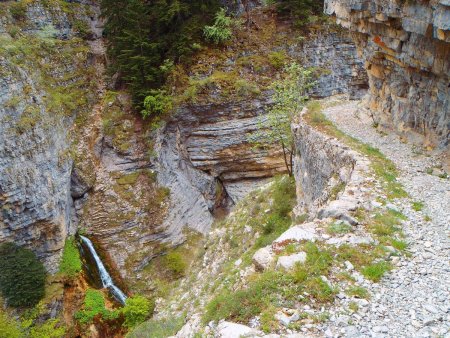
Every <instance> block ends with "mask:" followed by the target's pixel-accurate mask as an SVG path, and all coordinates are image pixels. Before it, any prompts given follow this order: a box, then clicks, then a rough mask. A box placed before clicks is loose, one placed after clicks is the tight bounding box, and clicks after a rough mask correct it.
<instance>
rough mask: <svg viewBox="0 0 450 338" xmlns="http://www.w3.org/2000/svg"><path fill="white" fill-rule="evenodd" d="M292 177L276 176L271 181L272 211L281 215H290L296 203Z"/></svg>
mask: <svg viewBox="0 0 450 338" xmlns="http://www.w3.org/2000/svg"><path fill="white" fill-rule="evenodd" d="M295 197H296V192H295V180H294V178H293V177H287V176H280V177H276V178H275V181H274V183H273V211H274V212H275V213H277V214H278V215H279V216H281V217H290V213H291V211H292V208H293V207H294V206H295V203H296V199H295Z"/></svg>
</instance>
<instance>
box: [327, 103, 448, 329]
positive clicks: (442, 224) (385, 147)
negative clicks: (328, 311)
mask: <svg viewBox="0 0 450 338" xmlns="http://www.w3.org/2000/svg"><path fill="white" fill-rule="evenodd" d="M324 113H325V114H326V115H327V117H328V118H329V119H330V120H332V121H333V122H334V123H335V124H336V125H337V126H338V128H339V129H341V130H342V131H344V132H345V133H347V134H349V135H351V136H353V137H355V138H357V139H359V140H361V141H363V142H366V143H369V144H370V145H372V146H374V147H377V148H379V149H380V151H382V152H383V153H384V154H385V155H386V156H387V157H388V158H390V159H391V160H392V161H393V162H394V163H395V164H396V165H397V167H398V169H399V170H400V173H401V174H400V175H399V181H401V183H402V184H403V185H404V187H405V190H406V191H407V192H408V194H409V195H410V197H411V200H410V201H405V200H403V201H397V202H396V204H397V206H398V208H399V209H400V210H401V211H402V212H403V213H404V214H405V215H407V216H408V218H409V221H407V222H405V225H404V232H405V234H406V236H407V237H406V239H407V241H408V242H409V247H408V250H409V251H410V252H411V257H407V258H402V259H401V260H400V261H399V262H398V264H397V267H396V269H395V270H394V271H392V273H390V274H389V275H388V276H386V277H385V278H383V280H382V282H380V283H379V284H372V287H371V289H372V290H371V291H372V295H373V297H372V300H371V302H370V305H369V306H368V307H366V308H365V309H363V311H359V313H358V314H357V315H355V316H353V317H352V320H351V323H350V325H347V324H346V325H336V323H334V324H333V323H332V324H331V326H330V329H329V330H328V331H327V335H329V336H336V335H338V336H347V337H450V293H449V291H450V263H449V262H450V240H449V224H450V181H449V180H448V179H443V178H439V177H437V176H434V175H430V174H427V170H426V169H427V168H430V167H433V166H434V165H436V164H437V160H436V159H434V158H433V157H430V156H426V155H424V154H420V153H419V152H417V151H415V150H414V149H413V148H412V146H411V145H410V144H405V143H402V142H401V141H400V140H399V137H398V136H396V135H394V134H389V135H384V134H381V133H379V132H377V130H376V129H374V128H373V127H372V126H371V119H370V118H369V117H368V116H367V115H366V113H364V111H363V110H359V109H358V106H357V102H350V103H345V104H343V105H340V106H335V107H331V108H327V109H326V110H325V111H324ZM412 201H417V202H423V203H424V208H423V210H421V211H414V210H413V209H412V208H411V202H412ZM426 215H427V216H429V217H431V221H429V220H428V221H427V220H426Z"/></svg>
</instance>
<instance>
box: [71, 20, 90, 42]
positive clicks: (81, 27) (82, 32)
mask: <svg viewBox="0 0 450 338" xmlns="http://www.w3.org/2000/svg"><path fill="white" fill-rule="evenodd" d="M73 28H74V29H75V31H76V32H77V35H78V36H80V37H81V38H82V39H87V38H89V36H90V35H91V34H92V32H91V29H90V27H89V25H88V24H87V23H86V21H83V20H75V21H74V23H73Z"/></svg>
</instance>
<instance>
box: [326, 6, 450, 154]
mask: <svg viewBox="0 0 450 338" xmlns="http://www.w3.org/2000/svg"><path fill="white" fill-rule="evenodd" d="M325 11H326V13H328V14H330V15H335V16H336V18H337V21H338V23H339V24H341V25H342V26H343V27H345V28H348V29H350V30H351V31H352V33H353V38H354V40H355V42H356V44H357V46H358V49H359V52H360V53H361V54H362V55H363V58H364V60H365V62H366V64H365V67H366V69H367V71H368V75H369V84H370V94H371V97H370V103H369V105H370V109H371V110H372V111H373V114H374V116H373V119H374V123H376V124H380V125H382V126H385V127H392V128H395V129H397V131H399V132H400V133H403V134H404V135H405V136H406V135H407V136H415V138H416V139H417V136H419V135H421V136H420V137H419V138H418V140H420V141H423V138H424V142H425V144H427V145H437V146H439V147H441V148H444V147H447V146H448V144H449V140H450V138H449V135H450V134H449V123H448V121H449V119H450V106H449V97H450V89H449V86H448V84H449V76H450V2H448V1H446V0H441V1H437V0H434V1H393V0H391V1H387V0H376V1H368V0H360V1H350V0H339V1H336V0H327V1H325ZM411 131H412V132H413V133H411ZM407 132H408V133H407Z"/></svg>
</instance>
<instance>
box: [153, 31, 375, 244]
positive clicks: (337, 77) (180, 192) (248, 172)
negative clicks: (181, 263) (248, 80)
mask: <svg viewBox="0 0 450 338" xmlns="http://www.w3.org/2000/svg"><path fill="white" fill-rule="evenodd" d="M335 28H336V27H328V28H324V29H322V30H319V31H317V32H314V33H312V34H311V35H309V36H308V38H307V39H306V40H305V41H296V42H295V43H293V44H290V45H288V46H283V47H282V51H283V52H284V51H286V54H287V55H289V57H291V58H292V59H294V60H297V61H298V62H299V63H300V64H302V65H304V66H306V67H316V68H317V69H320V70H323V72H322V73H321V76H320V77H319V79H318V82H317V85H316V86H315V87H314V89H313V93H312V95H313V96H315V97H328V96H331V95H335V94H349V96H350V97H353V98H360V97H361V96H362V95H363V94H365V93H366V89H367V87H368V86H367V75H366V72H365V70H364V67H363V63H362V61H361V60H360V59H358V57H357V53H356V47H355V45H354V44H353V42H352V40H351V39H350V37H349V36H348V35H347V34H346V33H345V32H342V31H337V30H336V29H335ZM328 30H329V31H328ZM276 50H277V49H276ZM239 53H241V54H242V55H243V56H249V57H250V56H252V55H253V53H254V51H241V50H239V51H237V52H236V53H234V54H231V55H230V56H229V57H228V58H227V59H226V60H221V61H220V62H221V63H223V64H224V65H227V67H228V69H224V72H226V73H229V72H231V71H233V69H238V67H239V55H240V54H239ZM253 56H255V55H253ZM216 68H217V67H216ZM216 68H215V69H211V70H210V71H211V73H212V72H214V71H216V70H217V69H216ZM267 71H269V70H267ZM208 75H209V73H207V74H205V76H208ZM270 96H271V93H270V92H267V91H266V92H263V93H261V94H258V95H257V96H256V97H255V98H254V99H249V98H242V97H241V98H234V99H230V98H226V99H225V100H222V101H221V102H220V103H214V104H206V103H203V104H190V105H185V106H183V107H182V108H180V109H178V111H177V113H176V114H175V116H174V117H173V118H172V119H171V120H170V121H169V122H168V124H167V125H166V126H165V127H164V128H163V129H162V130H160V134H159V137H158V140H157V142H156V149H155V150H156V153H157V158H156V161H155V164H156V169H157V171H158V182H159V183H160V184H161V185H164V186H167V187H169V188H170V190H171V205H170V208H169V213H168V216H167V218H166V220H165V222H164V225H165V228H166V229H168V230H167V232H168V233H170V234H172V235H171V238H172V239H174V240H177V241H178V240H180V238H181V237H182V229H183V227H185V226H187V227H189V228H192V229H195V230H197V231H199V232H202V233H205V232H207V231H208V230H209V228H210V226H211V224H212V222H213V221H214V214H215V213H216V212H217V210H221V209H222V208H225V209H226V208H227V207H228V206H230V205H232V204H234V203H236V202H237V201H238V200H239V199H241V198H242V197H244V196H245V195H246V194H247V193H248V192H250V191H251V190H253V189H254V188H255V187H256V186H257V185H259V184H261V183H262V182H264V181H265V180H266V179H267V178H269V177H272V176H274V175H276V174H277V173H283V172H285V171H286V167H285V163H284V159H283V156H282V153H281V150H278V149H273V150H271V151H266V150H261V149H256V147H255V146H254V145H252V144H250V143H249V138H250V137H249V136H250V135H251V134H252V133H253V132H254V131H255V130H257V129H258V123H259V120H260V117H261V116H262V115H264V114H265V113H266V112H267V110H268V109H269V106H270V103H271V102H270ZM217 97H220V89H217V90H216V89H214V90H212V92H211V93H210V94H209V96H208V98H209V100H207V101H208V102H209V101H212V102H217Z"/></svg>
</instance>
